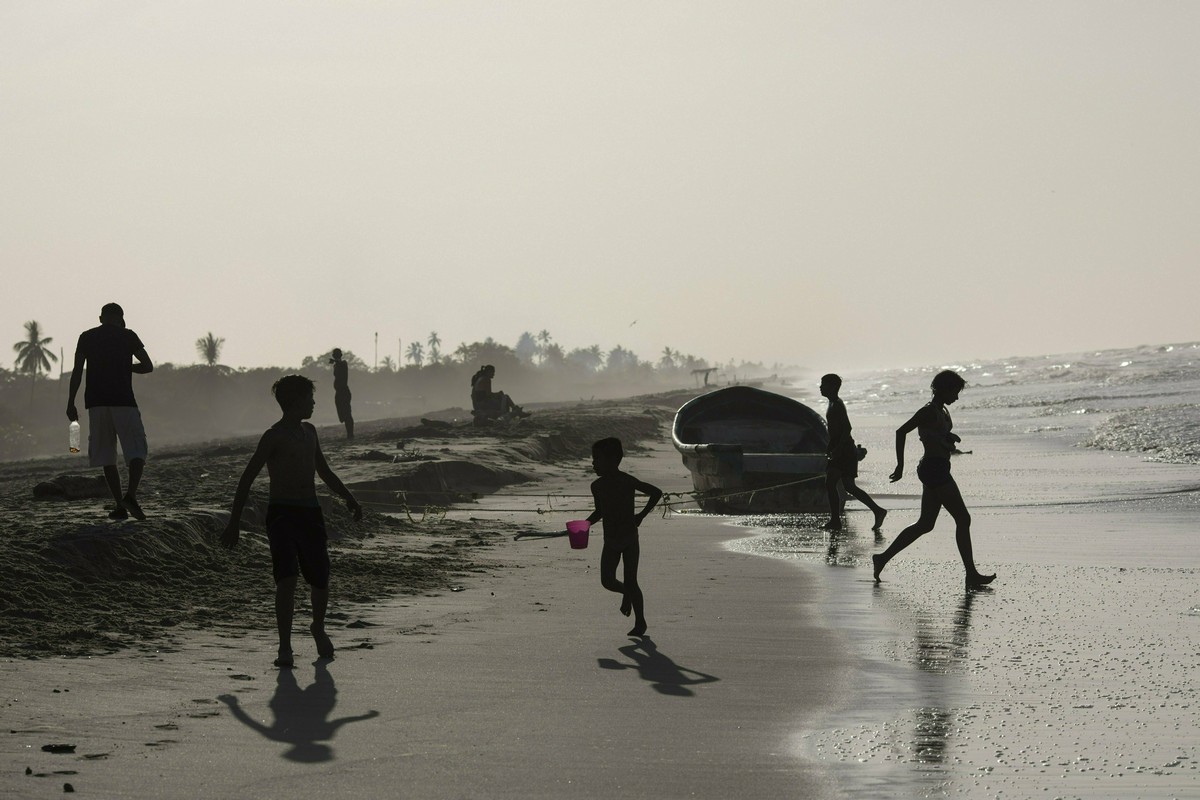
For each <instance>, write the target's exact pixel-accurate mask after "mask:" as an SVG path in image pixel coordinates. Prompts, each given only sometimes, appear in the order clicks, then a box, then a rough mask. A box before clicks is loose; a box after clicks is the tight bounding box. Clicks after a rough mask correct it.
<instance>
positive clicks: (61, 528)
mask: <svg viewBox="0 0 1200 800" xmlns="http://www.w3.org/2000/svg"><path fill="white" fill-rule="evenodd" d="M665 414H666V412H664V411H663V410H662V409H658V410H653V409H643V408H630V407H628V406H626V407H617V406H614V405H612V404H609V405H603V406H589V407H582V408H572V409H567V410H558V411H554V412H551V413H539V414H536V415H535V416H534V417H533V418H531V419H527V420H522V421H521V424H519V425H513V426H510V427H501V428H488V429H484V430H482V431H481V430H480V429H478V428H474V427H472V426H469V425H446V426H443V425H430V424H425V423H423V424H421V425H419V426H409V427H402V426H397V425H396V424H395V422H394V421H393V423H392V424H388V423H387V421H381V422H377V423H373V424H372V425H370V426H366V427H367V429H366V430H365V431H364V432H363V433H362V434H361V435H360V436H359V437H358V439H356V440H355V441H354V442H345V441H344V440H340V439H338V438H337V437H336V436H335V435H333V432H332V431H329V430H325V431H322V433H321V437H322V447H323V449H324V451H325V454H326V457H327V458H328V460H329V462H330V464H331V465H332V466H333V468H334V470H335V471H336V472H337V473H338V475H339V476H340V477H341V478H342V480H343V481H344V482H345V483H346V484H347V485H348V486H350V487H351V488H352V489H353V491H355V492H356V494H359V495H362V498H361V499H362V500H363V501H364V502H365V503H368V504H369V503H370V502H371V501H372V500H373V499H375V498H384V499H382V500H380V501H379V505H378V506H377V508H380V509H384V510H391V511H396V510H397V508H398V507H404V506H407V507H409V508H412V507H419V506H420V505H422V504H428V505H439V506H444V505H447V504H449V503H451V502H460V501H463V500H469V499H471V498H473V497H475V496H477V495H481V494H487V493H490V492H495V491H497V490H498V489H500V488H502V487H505V486H508V485H511V484H514V483H521V482H525V481H529V480H531V479H535V478H537V477H538V475H539V470H542V471H544V469H545V467H546V465H547V464H548V463H551V462H555V461H564V460H573V459H581V458H585V457H587V455H588V454H589V452H590V447H591V443H592V442H593V441H594V440H596V439H599V438H601V437H603V436H620V437H621V438H622V439H623V440H624V441H625V442H626V444H627V445H628V446H629V447H630V448H631V449H634V448H636V443H637V442H638V441H639V440H641V439H645V438H647V437H650V436H658V435H661V431H662V423H663V422H664V420H665V418H666V417H665V416H664V415H665ZM400 445H402V447H401V446H400ZM253 447H254V446H253V444H252V443H251V442H250V440H248V439H240V440H237V441H234V442H225V443H218V444H214V445H213V446H209V447H206V448H199V449H198V448H194V447H193V448H190V449H179V450H172V451H166V452H163V453H161V454H156V455H155V456H154V457H153V458H152V459H151V461H150V462H149V463H148V464H147V469H146V475H145V478H144V479H143V484H142V489H141V491H139V498H140V500H141V504H142V507H143V508H144V509H145V510H146V513H147V515H148V516H149V518H148V519H147V520H146V521H143V522H137V521H133V520H126V521H121V522H112V521H109V520H108V519H107V512H106V509H105V507H104V506H105V500H106V499H107V495H108V493H107V489H106V488H105V485H104V482H103V479H102V478H101V477H100V476H98V475H95V476H93V475H77V474H72V473H69V472H68V470H70V469H72V468H78V464H79V462H78V460H75V461H72V460H70V459H68V458H61V459H51V460H45V461H38V462H27V463H24V464H12V463H10V464H4V465H0V513H2V514H4V517H5V519H6V520H7V521H8V523H7V525H6V531H5V535H4V536H3V537H0V570H3V571H4V573H5V575H6V576H7V579H6V580H5V581H3V582H0V629H2V630H3V631H4V636H3V637H0V656H24V657H39V656H46V655H82V654H86V653H94V652H103V651H111V650H116V649H119V648H123V647H129V646H137V647H144V648H147V649H151V650H161V649H164V648H165V647H169V646H170V640H171V636H172V632H173V631H176V630H179V629H181V628H183V629H186V628H187V627H189V626H191V627H205V628H213V627H216V628H229V629H230V630H241V629H245V628H247V627H255V628H260V629H265V630H270V629H271V627H272V626H273V624H274V616H273V613H274V612H273V607H272V602H273V593H272V591H271V574H270V555H269V552H268V549H267V545H266V541H265V536H264V535H263V527H262V525H263V515H264V514H265V510H266V499H265V490H266V482H265V480H264V481H262V482H260V483H258V484H256V488H255V491H254V492H253V494H252V499H251V502H250V503H249V504H248V506H247V508H246V513H245V514H244V515H243V518H242V531H243V535H242V541H241V543H240V544H239V546H238V547H237V549H235V550H232V551H230V550H226V549H225V548H223V547H221V546H220V544H219V541H218V538H219V536H220V533H221V531H222V530H223V529H224V527H225V522H226V520H227V519H228V516H227V515H228V511H227V509H228V508H229V504H230V502H231V501H232V499H233V492H234V488H235V486H236V484H237V480H238V478H239V477H240V475H241V472H242V470H243V469H244V467H245V464H246V461H247V459H248V458H249V455H250V453H251V452H252V451H253ZM403 448H409V449H403ZM391 449H395V450H396V452H397V455H400V456H401V457H400V458H399V459H397V458H394V457H390V456H389V455H388V452H389V450H391ZM362 453H367V454H368V455H367V457H365V458H364V457H362V456H361V454H362ZM35 487H36V488H35ZM43 487H44V488H43ZM97 487H98V488H97ZM397 493H399V495H400V497H401V504H403V505H398V504H397V503H396V497H397ZM35 494H36V495H37V498H36V499H35V497H34V495H35ZM44 498H55V499H57V500H59V501H61V502H46V500H45V499H44ZM389 505H390V506H392V507H391V508H388V506H389ZM322 508H323V509H324V512H325V518H326V524H327V527H328V530H329V535H330V540H331V546H330V556H331V559H332V562H333V576H334V577H333V583H332V587H331V588H332V591H333V598H334V604H335V606H336V605H337V604H338V603H344V602H347V601H353V602H370V601H372V600H375V599H378V598H380V597H384V596H389V595H394V594H401V593H412V594H416V593H425V592H430V591H436V590H438V589H444V588H446V587H448V586H450V585H452V584H453V583H455V581H456V578H457V576H459V575H461V574H462V573H464V572H467V571H477V570H480V569H483V568H484V563H483V562H482V560H481V556H480V551H481V548H487V547H489V546H491V545H493V544H495V543H496V542H498V541H500V540H501V539H502V538H506V537H508V536H509V535H511V534H512V533H513V532H514V531H515V530H516V528H515V527H514V526H509V525H506V524H501V523H497V522H488V523H486V524H485V525H480V524H477V523H473V522H456V521H453V520H438V521H437V522H436V523H432V522H431V523H427V524H417V523H415V522H412V521H410V520H408V519H407V518H397V517H394V516H389V515H386V514H382V513H379V512H378V511H376V510H372V509H371V508H368V510H367V514H366V516H365V517H364V519H363V521H362V522H359V523H356V522H354V521H353V520H352V519H351V517H350V515H349V513H348V512H347V511H346V509H345V505H344V504H343V503H342V502H341V501H340V500H338V499H337V498H331V497H329V496H328V495H326V494H322ZM300 595H303V593H302V592H301V593H300ZM298 599H299V600H301V603H303V600H302V598H300V597H298Z"/></svg>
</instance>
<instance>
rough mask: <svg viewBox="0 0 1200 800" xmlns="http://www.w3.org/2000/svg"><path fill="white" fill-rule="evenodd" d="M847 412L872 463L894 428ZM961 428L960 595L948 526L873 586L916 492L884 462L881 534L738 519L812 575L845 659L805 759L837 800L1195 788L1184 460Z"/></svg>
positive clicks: (1189, 516) (867, 470)
mask: <svg viewBox="0 0 1200 800" xmlns="http://www.w3.org/2000/svg"><path fill="white" fill-rule="evenodd" d="M854 419H855V422H856V424H857V428H856V434H858V435H859V438H860V440H862V441H866V442H867V443H868V446H869V447H870V448H871V449H872V455H873V456H874V455H878V454H880V453H886V452H887V450H886V444H887V442H888V439H889V438H890V437H891V434H892V426H893V425H894V422H895V420H894V418H893V417H891V416H890V415H888V416H881V417H871V416H867V415H859V416H856V417H854ZM955 422H956V429H958V430H961V431H963V432H964V440H965V441H967V442H968V443H969V446H970V447H971V448H972V449H973V454H971V455H966V456H961V457H957V458H956V459H955V461H954V471H955V474H956V477H957V480H958V482H959V484H960V486H961V487H962V491H963V495H964V497H965V498H966V500H967V503H968V506H969V507H970V508H971V512H972V518H973V524H972V533H973V535H972V538H973V540H974V546H975V557H976V561H977V563H978V564H979V566H980V568H981V569H983V570H984V571H987V572H991V571H995V572H997V573H998V578H997V580H996V582H995V584H994V585H993V586H992V587H991V588H990V590H989V591H979V592H970V593H968V592H965V591H964V590H963V588H962V565H961V562H960V560H959V558H958V554H957V550H956V549H955V546H954V527H953V523H952V521H951V520H950V519H949V518H948V516H947V515H945V514H943V515H942V517H941V519H940V520H939V522H938V526H937V528H936V529H935V530H934V531H933V532H931V533H929V534H927V535H926V536H924V537H922V538H921V540H919V541H918V542H917V543H916V544H915V545H913V546H912V547H910V548H909V549H908V550H906V551H905V552H904V553H902V554H901V555H900V556H899V557H898V558H897V559H896V560H895V561H893V562H892V563H891V564H889V565H888V567H887V569H886V570H885V571H884V573H883V575H882V578H883V581H882V583H880V584H879V585H877V586H876V585H874V584H873V582H872V581H871V567H870V555H871V554H872V553H874V552H879V551H881V550H882V549H883V548H884V547H886V545H887V544H888V543H889V542H890V541H891V540H892V538H893V537H894V536H895V535H896V534H897V533H898V532H899V531H900V530H901V529H902V528H903V527H904V526H905V525H907V524H909V523H911V522H912V521H914V520H915V519H916V517H917V503H918V498H917V496H916V494H915V493H913V490H915V489H916V488H917V487H916V482H915V481H913V480H907V481H905V482H902V483H899V484H889V483H887V481H886V478H885V477H884V476H885V475H886V473H887V472H888V471H890V469H891V467H892V462H891V461H890V460H889V458H888V457H887V456H882V457H880V458H878V459H872V458H869V459H868V460H867V461H866V462H864V465H863V469H862V475H863V477H862V479H861V480H860V485H863V486H865V487H866V488H867V489H868V491H870V492H871V493H872V494H874V496H875V497H876V499H877V500H879V502H881V503H882V504H883V505H885V506H886V507H888V508H890V509H892V512H891V514H890V515H889V516H888V518H887V523H886V525H885V529H884V535H883V536H881V537H876V536H874V535H873V534H872V533H871V531H870V530H869V526H870V515H869V513H868V512H867V511H866V510H864V509H862V508H861V506H857V505H852V506H851V508H852V509H856V510H852V511H851V512H850V514H849V515H848V519H849V521H850V526H849V528H848V529H847V530H846V531H845V532H843V533H842V534H840V535H836V536H830V535H828V534H826V533H825V532H824V531H821V530H819V528H818V525H819V522H820V521H821V520H819V519H817V518H804V517H794V518H791V519H782V518H780V519H766V518H757V519H749V518H748V519H746V520H744V522H746V523H748V524H750V525H751V526H752V528H751V529H752V530H754V531H757V532H760V534H761V535H759V536H757V537H755V538H753V539H744V540H741V541H739V542H736V543H734V545H733V546H734V547H735V548H736V549H738V550H739V551H743V552H758V553H763V554H769V555H772V556H775V557H779V558H786V559H788V560H790V561H792V562H793V563H795V564H797V565H798V566H799V567H800V568H801V570H802V571H803V572H804V573H805V575H806V576H808V577H811V578H813V579H815V580H816V581H817V593H816V596H817V597H818V601H817V604H816V607H817V609H818V612H819V616H820V617H821V618H822V619H824V620H826V621H827V623H828V624H830V625H832V626H833V627H835V628H836V629H837V630H838V631H839V632H841V633H843V634H844V635H845V637H846V640H847V644H848V647H849V649H850V651H851V653H852V654H853V656H854V657H853V659H852V662H853V664H854V667H853V669H852V671H851V673H850V674H849V675H848V676H847V680H848V685H849V686H851V687H852V689H851V691H850V693H849V695H848V700H847V703H846V705H844V706H843V707H841V708H839V709H838V710H837V711H836V712H835V713H834V714H831V715H830V716H829V717H827V718H826V719H825V720H824V721H823V723H822V725H821V726H820V728H819V729H818V730H815V731H813V732H811V733H810V734H809V735H807V736H806V737H805V748H806V751H807V752H808V753H809V755H810V756H812V757H813V758H815V759H817V760H818V761H819V762H820V763H822V764H824V765H826V766H827V767H829V768H830V769H831V771H832V773H833V775H834V776H835V777H836V778H837V781H838V785H839V787H840V789H841V792H842V794H843V796H846V797H852V798H874V797H878V798H885V797H888V798H890V797H927V796H938V797H942V796H954V797H969V798H975V797H1063V798H1095V797H1104V798H1128V797H1139V798H1175V797H1194V796H1198V795H1200V765H1198V763H1197V760H1198V759H1200V751H1198V750H1197V747H1196V743H1195V742H1196V737H1195V731H1196V730H1197V729H1198V728H1200V685H1198V684H1197V682H1196V680H1195V676H1196V666H1195V664H1196V654H1197V653H1200V610H1198V608H1197V605H1198V604H1200V596H1198V595H1197V590H1196V576H1197V574H1198V572H1200V550H1197V548H1196V547H1195V543H1194V539H1195V520H1196V518H1197V517H1196V514H1197V511H1200V493H1198V492H1197V483H1198V476H1197V473H1196V469H1195V467H1194V466H1191V465H1177V464H1163V463H1151V462H1147V461H1145V460H1144V459H1143V458H1142V457H1140V456H1138V455H1134V454H1128V453H1111V452H1101V451H1096V450H1092V449H1086V448H1079V447H1076V446H1074V443H1075V442H1077V441H1080V440H1081V439H1083V438H1085V436H1086V433H1087V430H1088V426H1089V424H1090V423H1089V422H1086V421H1080V422H1078V423H1074V425H1072V423H1071V422H1070V421H1068V422H1067V423H1065V424H1064V425H1063V426H1062V427H1061V428H1059V429H1057V430H1055V431H1051V432H1046V431H1039V432H1038V433H1039V435H1037V436H1030V435H1027V434H1026V433H1025V431H1024V430H1021V431H1019V432H1017V433H1014V432H1012V431H1011V430H1008V429H1006V426H1001V425H998V424H997V417H996V413H995V412H994V411H991V410H979V409H972V408H970V407H968V408H964V409H960V410H957V411H956V413H955ZM1018 423H1019V424H1018V427H1022V426H1024V424H1025V423H1022V422H1020V421H1019V420H1018ZM1029 424H1030V425H1031V426H1032V424H1033V423H1032V422H1031V423H1029ZM968 434H969V435H968ZM905 490H907V491H905Z"/></svg>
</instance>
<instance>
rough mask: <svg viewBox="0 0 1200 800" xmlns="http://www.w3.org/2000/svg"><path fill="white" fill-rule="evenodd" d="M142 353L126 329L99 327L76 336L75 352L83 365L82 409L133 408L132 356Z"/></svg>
mask: <svg viewBox="0 0 1200 800" xmlns="http://www.w3.org/2000/svg"><path fill="white" fill-rule="evenodd" d="M143 349H145V345H143V344H142V340H141V339H139V338H138V335H137V334H136V333H134V332H133V331H131V330H129V329H128V328H118V327H117V326H116V325H100V326H99V327H96V328H92V329H91V330H86V331H84V332H83V333H81V334H79V344H78V345H76V352H78V353H82V354H83V357H84V358H85V359H86V361H87V387H86V388H85V389H84V390H83V405H84V407H85V408H92V407H93V406H137V401H136V400H134V399H133V354H134V353H136V352H138V351H139V350H143Z"/></svg>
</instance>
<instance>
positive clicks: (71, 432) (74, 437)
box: [67, 420, 79, 453]
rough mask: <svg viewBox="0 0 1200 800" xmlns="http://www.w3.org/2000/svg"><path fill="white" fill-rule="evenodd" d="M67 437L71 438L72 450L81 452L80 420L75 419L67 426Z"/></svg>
mask: <svg viewBox="0 0 1200 800" xmlns="http://www.w3.org/2000/svg"><path fill="white" fill-rule="evenodd" d="M67 438H69V439H70V440H71V452H72V453H78V452H79V421H78V420H73V421H72V422H71V424H70V425H69V426H68V427H67Z"/></svg>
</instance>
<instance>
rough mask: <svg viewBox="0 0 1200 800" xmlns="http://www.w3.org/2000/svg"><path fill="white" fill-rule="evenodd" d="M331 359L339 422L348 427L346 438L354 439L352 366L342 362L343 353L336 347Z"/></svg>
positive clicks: (334, 398)
mask: <svg viewBox="0 0 1200 800" xmlns="http://www.w3.org/2000/svg"><path fill="white" fill-rule="evenodd" d="M330 355H332V356H333V358H332V359H330V362H329V363H331V364H333V405H334V406H335V407H336V408H337V415H338V422H341V423H344V424H345V425H346V438H347V439H353V438H354V416H353V415H352V414H351V413H350V365H349V364H348V363H347V362H345V361H343V360H342V351H341V350H340V349H339V348H337V347H335V348H333V352H332V353H330Z"/></svg>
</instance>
